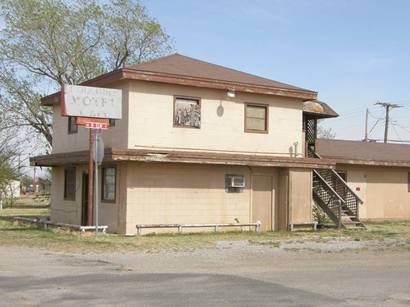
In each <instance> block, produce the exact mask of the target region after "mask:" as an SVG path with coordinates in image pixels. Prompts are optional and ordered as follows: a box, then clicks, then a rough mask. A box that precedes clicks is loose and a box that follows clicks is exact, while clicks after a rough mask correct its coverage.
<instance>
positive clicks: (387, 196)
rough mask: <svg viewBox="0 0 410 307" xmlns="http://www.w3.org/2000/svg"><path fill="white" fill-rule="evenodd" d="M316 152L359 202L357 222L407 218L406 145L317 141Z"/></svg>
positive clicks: (409, 149)
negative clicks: (330, 165)
mask: <svg viewBox="0 0 410 307" xmlns="http://www.w3.org/2000/svg"><path fill="white" fill-rule="evenodd" d="M316 152H317V153H318V154H319V155H320V156H321V157H323V158H327V159H332V160H333V161H334V162H335V163H336V171H337V172H338V174H339V175H340V176H341V177H343V178H344V179H345V180H346V181H347V184H348V185H349V186H350V187H351V188H352V189H353V190H354V191H355V192H356V193H357V194H358V195H359V197H360V198H361V199H362V200H363V204H361V205H360V214H359V215H360V218H361V219H382V220H384V219H409V218H410V145H403V144H389V143H388V144H384V143H376V142H362V141H347V140H331V139H318V140H316Z"/></svg>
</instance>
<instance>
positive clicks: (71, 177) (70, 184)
mask: <svg viewBox="0 0 410 307" xmlns="http://www.w3.org/2000/svg"><path fill="white" fill-rule="evenodd" d="M75 173H76V172H75V167H67V168H66V169H65V170H64V199H65V200H75Z"/></svg>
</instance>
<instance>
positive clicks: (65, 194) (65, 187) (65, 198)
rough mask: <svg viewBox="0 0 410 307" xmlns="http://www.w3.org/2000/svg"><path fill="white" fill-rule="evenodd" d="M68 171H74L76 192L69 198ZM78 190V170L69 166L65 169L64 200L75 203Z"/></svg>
mask: <svg viewBox="0 0 410 307" xmlns="http://www.w3.org/2000/svg"><path fill="white" fill-rule="evenodd" d="M68 170H73V172H74V182H73V185H74V192H73V195H72V196H67V172H68ZM76 189H77V169H76V168H75V166H69V167H66V168H64V191H63V196H64V200H69V201H75V199H76Z"/></svg>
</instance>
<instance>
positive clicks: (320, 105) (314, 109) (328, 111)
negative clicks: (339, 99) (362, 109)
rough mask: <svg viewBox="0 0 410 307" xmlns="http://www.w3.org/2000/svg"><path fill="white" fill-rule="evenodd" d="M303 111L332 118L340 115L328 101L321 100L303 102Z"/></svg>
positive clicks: (315, 115) (312, 115) (311, 114)
mask: <svg viewBox="0 0 410 307" xmlns="http://www.w3.org/2000/svg"><path fill="white" fill-rule="evenodd" d="M303 113H304V114H307V115H309V116H311V117H314V118H332V117H338V116H339V114H337V113H336V111H335V110H333V109H332V108H331V107H330V106H329V105H328V104H327V103H326V102H323V101H319V100H307V101H305V102H304V103H303Z"/></svg>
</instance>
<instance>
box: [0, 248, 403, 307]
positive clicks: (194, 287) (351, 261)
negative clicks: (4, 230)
mask: <svg viewBox="0 0 410 307" xmlns="http://www.w3.org/2000/svg"><path fill="white" fill-rule="evenodd" d="M299 244H302V243H299ZM349 244H350V243H349ZM299 247H301V246H300V245H299ZM409 276H410V252H409V251H408V250H405V249H387V250H386V249H380V248H375V249H342V250H335V249H329V250H326V249H325V250H322V251H319V250H318V249H317V246H315V248H314V249H310V248H307V249H305V248H304V249H300V248H296V249H295V248H293V247H292V248H290V249H286V248H275V247H273V246H272V245H270V244H269V245H267V244H253V243H251V242H249V241H241V240H235V241H227V240H224V241H218V242H216V244H215V245H214V246H212V247H207V248H196V249H192V250H189V251H188V250H185V251H181V250H177V251H174V250H169V249H163V250H160V251H149V250H147V251H110V252H101V251H98V252H85V251H84V252H62V251H60V252H58V251H50V250H47V249H46V248H38V247H35V248H33V247H25V246H11V245H9V246H0V297H1V300H0V306H57V305H58V306H74V305H76V306H84V305H86V304H88V305H91V306H192V305H196V306H215V305H219V306H274V305H278V306H295V305H296V306H408V305H410V277H409Z"/></svg>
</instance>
